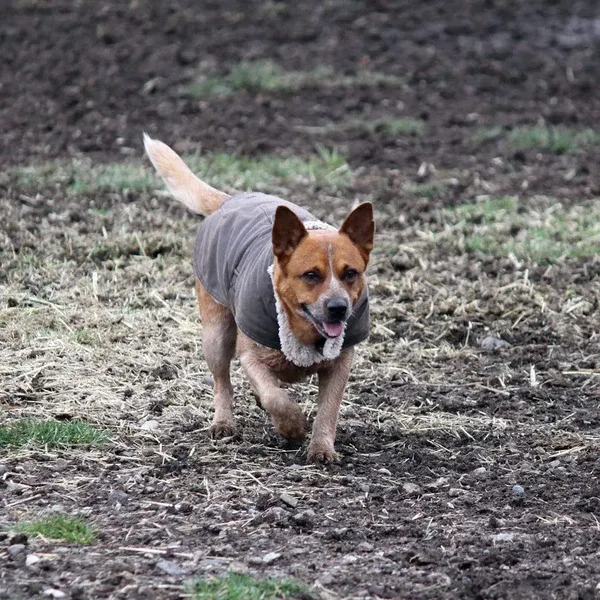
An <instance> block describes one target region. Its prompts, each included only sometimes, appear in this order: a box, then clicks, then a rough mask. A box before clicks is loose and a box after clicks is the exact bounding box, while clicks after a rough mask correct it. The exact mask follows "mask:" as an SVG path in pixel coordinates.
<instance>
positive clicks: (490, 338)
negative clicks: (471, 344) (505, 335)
mask: <svg viewBox="0 0 600 600" xmlns="http://www.w3.org/2000/svg"><path fill="white" fill-rule="evenodd" d="M479 346H480V347H481V349H482V350H483V351H484V352H496V351H498V350H500V349H501V348H508V347H509V346H510V344H509V342H507V341H506V340H502V339H500V338H498V337H496V336H494V335H486V336H485V337H484V338H483V339H482V340H481V342H479Z"/></svg>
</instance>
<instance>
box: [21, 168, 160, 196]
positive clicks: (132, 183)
mask: <svg viewBox="0 0 600 600" xmlns="http://www.w3.org/2000/svg"><path fill="white" fill-rule="evenodd" d="M14 174H15V176H16V178H17V183H18V184H19V185H21V186H23V187H27V188H36V189H39V190H43V189H44V188H46V187H48V186H58V187H61V188H65V189H66V190H67V191H68V192H69V193H70V194H73V195H76V196H77V195H82V194H95V193H97V192H124V191H127V190H129V191H132V192H140V191H142V190H146V189H149V188H150V187H151V186H152V184H153V182H154V178H153V176H152V174H151V172H150V171H149V170H148V169H145V168H144V167H143V166H142V165H141V164H137V165H136V164H127V163H108V164H92V162H91V161H89V160H81V159H74V160H72V161H69V162H66V161H56V162H50V163H46V164H44V165H40V166H30V167H19V168H17V169H15V170H14Z"/></svg>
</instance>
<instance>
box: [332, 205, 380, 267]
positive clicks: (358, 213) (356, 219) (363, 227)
mask: <svg viewBox="0 0 600 600" xmlns="http://www.w3.org/2000/svg"><path fill="white" fill-rule="evenodd" d="M340 233H345V234H346V235H347V236H348V237H349V238H350V240H351V241H352V243H353V244H354V245H355V246H356V247H357V248H358V250H359V252H360V253H361V255H362V257H363V258H364V259H365V262H369V254H370V253H371V250H373V238H374V237H375V222H374V221H373V205H372V204H371V203H370V202H363V204H359V205H358V206H357V207H356V208H355V209H354V210H353V211H352V212H351V213H350V214H349V215H348V216H347V217H346V220H345V221H344V222H343V223H342V226H341V227H340Z"/></svg>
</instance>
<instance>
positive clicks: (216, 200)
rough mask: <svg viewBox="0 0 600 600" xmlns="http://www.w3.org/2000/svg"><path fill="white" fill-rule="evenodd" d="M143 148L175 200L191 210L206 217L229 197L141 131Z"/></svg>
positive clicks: (160, 143)
mask: <svg viewBox="0 0 600 600" xmlns="http://www.w3.org/2000/svg"><path fill="white" fill-rule="evenodd" d="M144 148H145V149H146V154H147V155H148V158H149V159H150V160H151V161H152V164H153V165H154V168H155V169H156V170H157V171H158V174H159V175H160V176H161V177H162V178H163V179H164V181H165V183H166V184H167V187H168V188H169V191H170V192H171V194H172V195H173V197H174V198H175V199H176V200H179V202H182V203H183V204H185V205H186V206H187V207H188V208H189V209H190V210H192V211H194V212H196V213H200V214H201V215H204V216H207V215H210V214H212V213H214V212H215V211H216V210H218V208H219V207H220V206H221V204H223V202H225V200H227V198H229V196H228V195H227V194H226V193H225V192H220V191H219V190H216V189H215V188H213V187H211V186H210V185H208V184H207V183H204V181H201V180H200V179H198V177H196V176H195V175H194V174H193V173H192V172H191V171H190V170H189V168H188V167H187V165H186V164H185V163H184V162H183V160H181V158H180V157H179V156H178V155H177V154H176V153H175V152H174V151H173V150H171V148H169V146H167V145H166V144H164V143H163V142H161V141H159V140H153V139H152V138H151V137H150V136H149V135H148V134H146V133H144Z"/></svg>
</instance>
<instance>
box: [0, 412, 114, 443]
mask: <svg viewBox="0 0 600 600" xmlns="http://www.w3.org/2000/svg"><path fill="white" fill-rule="evenodd" d="M106 440H107V436H106V434H105V433H103V432H101V431H98V430H97V429H94V428H93V427H92V426H91V425H88V424H87V423H83V422H81V421H33V420H28V419H24V420H19V421H15V422H13V423H9V424H8V425H2V426H0V448H2V447H7V446H9V447H12V448H22V447H25V446H27V447H42V448H59V447H70V446H96V445H102V444H103V443H104V442H106Z"/></svg>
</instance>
